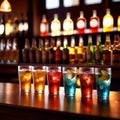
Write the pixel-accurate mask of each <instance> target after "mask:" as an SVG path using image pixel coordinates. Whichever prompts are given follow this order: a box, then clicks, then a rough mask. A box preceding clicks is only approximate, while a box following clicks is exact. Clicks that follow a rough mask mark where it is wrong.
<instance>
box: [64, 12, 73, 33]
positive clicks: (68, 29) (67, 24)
mask: <svg viewBox="0 0 120 120" xmlns="http://www.w3.org/2000/svg"><path fill="white" fill-rule="evenodd" d="M73 30H74V25H73V20H72V19H71V14H70V12H67V13H66V18H65V20H64V21H63V31H64V35H71V34H73Z"/></svg>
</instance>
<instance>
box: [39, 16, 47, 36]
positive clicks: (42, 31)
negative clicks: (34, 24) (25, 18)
mask: <svg viewBox="0 0 120 120" xmlns="http://www.w3.org/2000/svg"><path fill="white" fill-rule="evenodd" d="M40 36H48V21H47V19H46V15H43V16H42V20H41V22H40Z"/></svg>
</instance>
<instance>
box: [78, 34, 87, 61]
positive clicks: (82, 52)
mask: <svg viewBox="0 0 120 120" xmlns="http://www.w3.org/2000/svg"><path fill="white" fill-rule="evenodd" d="M85 60H86V55H85V49H84V42H83V37H82V36H80V38H79V45H78V48H77V63H84V62H85Z"/></svg>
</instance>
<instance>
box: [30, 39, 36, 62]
mask: <svg viewBox="0 0 120 120" xmlns="http://www.w3.org/2000/svg"><path fill="white" fill-rule="evenodd" d="M36 49H37V46H36V39H35V38H33V39H32V46H31V48H30V50H29V59H30V63H35V62H36V60H35V58H36V56H35V51H36Z"/></svg>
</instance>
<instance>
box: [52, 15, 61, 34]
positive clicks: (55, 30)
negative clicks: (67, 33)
mask: <svg viewBox="0 0 120 120" xmlns="http://www.w3.org/2000/svg"><path fill="white" fill-rule="evenodd" d="M60 30H61V23H60V20H59V19H58V14H54V19H53V20H52V22H51V34H52V36H59V35H60Z"/></svg>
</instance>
